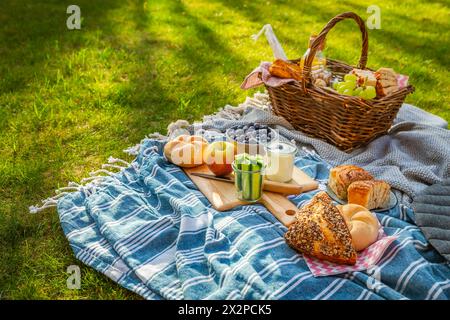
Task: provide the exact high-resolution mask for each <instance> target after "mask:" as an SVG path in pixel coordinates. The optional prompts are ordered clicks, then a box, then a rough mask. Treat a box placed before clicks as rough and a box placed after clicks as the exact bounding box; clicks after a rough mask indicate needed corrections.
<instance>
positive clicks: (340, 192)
mask: <svg viewBox="0 0 450 320" xmlns="http://www.w3.org/2000/svg"><path fill="white" fill-rule="evenodd" d="M360 180H373V177H372V175H371V174H370V173H368V172H367V171H366V170H364V169H362V168H360V167H357V166H353V165H341V166H337V167H334V168H332V169H331V170H330V177H329V180H328V185H329V187H330V188H331V190H333V192H334V193H335V194H336V195H337V196H338V197H339V198H340V199H342V200H345V199H347V188H348V186H349V185H350V184H351V183H352V182H355V181H360Z"/></svg>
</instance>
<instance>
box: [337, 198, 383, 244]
mask: <svg viewBox="0 0 450 320" xmlns="http://www.w3.org/2000/svg"><path fill="white" fill-rule="evenodd" d="M337 208H338V209H339V211H340V212H341V214H342V216H343V217H344V219H345V222H346V223H347V227H348V229H349V231H350V235H351V237H352V243H353V247H354V248H355V250H356V251H361V250H364V249H365V248H367V247H368V246H370V245H371V244H372V243H374V242H375V241H377V239H378V230H379V229H380V224H379V223H378V219H377V218H376V217H375V215H374V214H373V213H372V212H370V211H369V210H367V209H366V208H364V207H363V206H360V205H357V204H346V205H338V206H337Z"/></svg>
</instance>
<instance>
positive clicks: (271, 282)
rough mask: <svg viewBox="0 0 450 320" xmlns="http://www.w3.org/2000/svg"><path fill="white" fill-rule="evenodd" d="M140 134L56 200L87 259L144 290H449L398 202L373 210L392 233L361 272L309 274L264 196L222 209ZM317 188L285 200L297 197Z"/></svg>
mask: <svg viewBox="0 0 450 320" xmlns="http://www.w3.org/2000/svg"><path fill="white" fill-rule="evenodd" d="M162 147H163V142H160V141H157V140H152V139H145V140H143V142H142V144H141V148H140V151H139V154H138V156H137V157H136V159H135V160H134V161H133V162H132V163H131V164H130V165H129V166H127V167H124V168H123V169H122V170H120V172H117V173H115V174H111V175H107V176H105V177H103V178H101V179H97V180H96V181H93V182H91V183H89V184H87V185H86V186H82V187H79V188H78V191H75V192H68V193H66V194H64V195H63V196H62V197H61V198H60V199H59V200H58V202H57V208H58V213H59V217H60V220H61V225H62V228H63V230H64V233H65V235H66V237H67V238H68V240H69V243H70V245H71V247H72V249H73V251H74V254H75V256H76V257H77V258H78V259H79V260H81V261H82V262H83V263H85V264H87V265H89V266H91V267H93V268H95V269H96V270H98V271H99V272H101V273H103V274H105V275H106V276H108V277H109V278H111V279H112V280H113V281H115V282H117V283H118V284H120V285H121V286H123V287H125V288H127V289H129V290H131V291H134V292H135V293H137V294H139V295H141V296H143V297H144V298H146V299H448V298H449V297H450V268H449V266H448V265H447V264H446V263H445V262H444V259H442V258H441V257H440V256H439V254H437V252H436V251H435V250H434V249H433V248H432V247H431V246H430V245H429V243H427V241H426V239H425V238H424V235H423V234H422V232H421V231H420V230H419V228H417V226H416V225H415V224H414V223H413V220H412V219H413V212H412V210H411V209H409V208H407V207H404V206H401V205H400V206H397V207H395V208H394V209H391V210H390V211H388V212H382V213H378V214H377V216H378V218H379V220H380V222H381V224H382V225H383V226H384V229H385V232H386V234H388V235H393V234H395V235H397V236H398V240H396V241H395V242H393V243H392V244H391V245H390V247H389V248H388V250H387V251H386V252H385V254H384V256H383V258H382V259H381V260H380V261H379V263H378V264H377V265H376V266H374V267H372V268H370V269H369V270H367V271H364V272H351V273H347V274H342V275H338V276H328V277H320V278H315V277H313V275H312V274H311V272H310V271H309V269H308V267H307V265H306V263H305V260H304V259H303V258H302V255H300V254H298V253H296V252H295V251H293V250H292V249H291V248H289V247H288V246H287V245H286V243H285V241H284V239H283V235H284V233H285V231H286V228H285V227H284V226H283V225H282V224H280V223H279V222H278V220H276V219H275V218H274V217H273V216H272V215H271V214H270V213H269V212H268V211H267V210H266V209H265V208H264V207H263V206H261V205H249V206H241V207H238V208H236V209H234V210H230V211H226V212H218V211H216V210H214V209H213V208H212V207H211V205H210V203H209V202H208V200H207V199H206V198H205V197H204V196H203V195H202V194H201V193H200V192H199V191H198V189H197V188H196V186H195V185H194V184H193V183H192V181H191V180H190V179H189V178H188V177H187V176H186V175H185V174H184V172H183V171H182V170H181V169H180V168H178V167H176V166H174V165H172V164H170V163H168V162H167V161H166V160H165V159H164V157H163V156H162ZM296 165H297V166H298V167H300V168H301V169H302V170H304V171H305V172H306V173H308V174H309V175H310V176H312V177H314V178H315V179H317V180H318V181H319V182H321V186H322V188H323V184H324V182H325V181H326V179H327V178H328V172H329V166H328V165H327V164H326V163H325V162H323V161H322V160H320V159H319V158H318V157H317V156H315V155H312V154H304V155H303V156H300V157H298V158H297V160H296ZM315 192H317V191H313V192H308V193H305V194H301V195H299V196H292V198H291V200H292V201H293V202H294V203H296V204H297V205H298V206H301V205H302V203H304V202H305V201H307V200H309V199H311V197H312V196H313V195H314V194H315Z"/></svg>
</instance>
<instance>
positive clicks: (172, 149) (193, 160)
mask: <svg viewBox="0 0 450 320" xmlns="http://www.w3.org/2000/svg"><path fill="white" fill-rule="evenodd" d="M207 145H208V142H207V141H206V140H205V139H204V138H203V137H201V136H190V135H180V136H178V137H176V138H175V139H173V140H171V141H169V142H167V143H166V145H165V146H164V155H165V156H166V158H167V160H168V161H170V162H172V163H173V164H176V165H177V166H180V167H184V168H192V167H196V166H199V165H201V164H203V163H204V161H203V153H204V151H205V148H206V146H207Z"/></svg>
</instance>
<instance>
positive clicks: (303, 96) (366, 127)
mask: <svg viewBox="0 0 450 320" xmlns="http://www.w3.org/2000/svg"><path fill="white" fill-rule="evenodd" d="M344 19H353V20H355V21H356V23H357V24H358V26H359V29H360V30H361V33H362V50H361V57H360V59H359V64H358V66H357V68H359V69H367V68H366V62H367V51H368V35H367V30H366V27H365V24H364V21H363V20H362V19H361V18H360V17H359V16H358V15H357V14H355V13H353V12H346V13H343V14H340V15H338V16H336V17H334V18H333V19H332V20H330V21H329V22H328V23H327V25H326V26H325V27H324V28H323V30H322V31H321V32H320V34H319V35H318V36H317V38H316V39H315V40H314V41H313V43H312V44H311V49H310V51H309V54H308V56H307V57H306V58H305V63H304V67H303V71H302V72H303V74H302V80H301V81H292V82H289V83H287V84H284V85H282V86H279V87H269V86H266V89H267V91H268V92H269V96H270V100H271V103H272V108H273V112H274V113H275V114H276V115H279V116H282V117H284V118H285V119H286V120H288V121H289V122H290V123H291V124H292V125H293V127H294V128H295V129H297V130H300V131H302V132H304V133H306V134H308V135H310V136H313V137H316V138H320V139H322V140H325V141H327V142H329V143H331V144H333V145H335V146H337V147H338V148H340V149H342V150H345V151H351V150H353V149H355V148H357V147H359V146H362V145H365V144H367V143H368V142H370V141H371V140H373V139H375V138H376V137H378V136H380V135H383V134H384V133H386V132H387V131H388V130H389V128H390V127H391V125H392V122H393V120H394V118H395V116H396V115H397V112H398V110H399V109H400V107H401V105H402V103H403V101H404V100H405V97H406V95H408V94H409V93H411V92H413V91H414V87H413V86H411V85H408V86H406V87H404V88H402V89H399V90H398V91H396V92H394V93H392V94H390V95H387V96H385V97H383V98H376V99H373V100H364V99H361V98H359V97H353V96H347V95H341V94H339V93H337V92H336V91H334V90H332V89H331V88H322V87H317V86H314V85H313V84H312V83H311V64H312V62H313V59H314V56H315V54H316V51H317V49H318V48H319V46H320V44H321V43H322V41H324V40H325V37H326V35H327V34H328V32H329V31H330V30H331V29H332V28H333V27H334V26H335V25H336V23H338V22H339V21H341V20H344ZM293 62H298V60H293ZM327 68H328V69H329V70H330V71H331V72H332V73H333V74H342V75H344V74H347V73H348V72H350V71H351V70H352V69H353V68H354V67H352V66H350V65H347V64H345V63H343V62H339V61H336V60H331V59H327ZM369 70H370V69H369Z"/></svg>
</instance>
